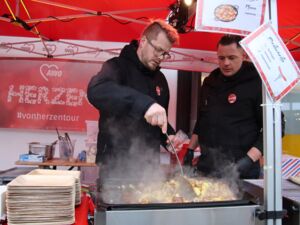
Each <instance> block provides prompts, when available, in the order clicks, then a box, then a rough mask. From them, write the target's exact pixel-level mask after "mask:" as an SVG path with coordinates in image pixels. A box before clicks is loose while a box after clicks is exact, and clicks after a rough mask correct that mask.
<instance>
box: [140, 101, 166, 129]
mask: <svg viewBox="0 0 300 225" xmlns="http://www.w3.org/2000/svg"><path fill="white" fill-rule="evenodd" d="M144 118H145V119H146V121H147V122H148V123H150V124H151V125H152V126H159V127H161V130H162V132H163V133H164V134H165V133H166V132H167V127H168V120H167V114H166V110H165V109H164V108H163V107H162V106H161V105H159V104H157V103H154V104H152V105H151V106H150V107H149V108H148V110H147V111H146V113H145V115H144Z"/></svg>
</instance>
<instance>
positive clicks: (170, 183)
mask: <svg viewBox="0 0 300 225" xmlns="http://www.w3.org/2000/svg"><path fill="white" fill-rule="evenodd" d="M109 191H110V192H109V196H113V197H116V196H118V199H113V197H112V198H109V199H108V198H107V195H106V194H107V193H103V194H104V195H106V196H105V197H104V199H103V200H104V202H107V203H124V204H150V203H187V202H209V201H230V200H237V196H236V194H235V193H234V192H233V191H232V189H231V188H230V186H229V185H228V184H227V183H225V182H224V181H218V180H213V179H209V178H199V179H198V178H188V177H175V178H173V179H170V180H167V181H165V182H159V183H157V182H152V183H147V184H146V183H139V184H127V185H121V186H119V188H118V190H117V191H119V193H112V189H109Z"/></svg>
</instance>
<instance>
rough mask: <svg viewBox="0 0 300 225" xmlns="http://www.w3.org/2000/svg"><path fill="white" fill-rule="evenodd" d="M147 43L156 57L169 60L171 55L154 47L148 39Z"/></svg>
mask: <svg viewBox="0 0 300 225" xmlns="http://www.w3.org/2000/svg"><path fill="white" fill-rule="evenodd" d="M146 39H147V41H148V43H149V44H150V45H151V47H152V48H153V49H154V52H156V53H157V54H158V57H162V58H163V59H170V58H171V55H170V53H169V52H166V51H165V50H163V49H161V48H160V47H158V46H155V45H154V44H153V43H152V42H151V41H150V40H149V38H148V37H146Z"/></svg>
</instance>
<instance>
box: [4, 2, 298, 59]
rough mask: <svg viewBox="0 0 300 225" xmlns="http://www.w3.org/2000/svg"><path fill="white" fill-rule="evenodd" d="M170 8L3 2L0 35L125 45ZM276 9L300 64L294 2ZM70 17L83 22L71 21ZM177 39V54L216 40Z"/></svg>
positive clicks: (211, 36)
mask: <svg viewBox="0 0 300 225" xmlns="http://www.w3.org/2000/svg"><path fill="white" fill-rule="evenodd" d="M172 3H174V0H160V1H148V0H138V1H134V2H132V1H130V0H122V1H121V0H119V1H116V0H101V1H94V0H85V1H82V0H73V1H67V0H60V1H58V0H52V1H48V0H31V1H30V0H20V1H19V0H5V1H2V2H1V3H0V4H1V7H0V15H1V16H2V17H0V27H1V29H0V35H3V36H24V37H37V35H36V33H40V34H41V35H42V36H43V37H45V38H49V39H51V40H59V39H76V40H97V41H113V42H129V41H130V40H131V39H133V38H138V37H139V34H140V32H141V30H142V29H143V28H144V25H145V24H146V22H147V21H148V20H149V19H155V18H163V19H165V18H166V17H167V15H168V13H169V12H170V10H169V6H170V5H171V4H172ZM70 5H72V6H73V7H71V6H70ZM277 8H278V26H279V34H280V36H281V37H282V39H283V41H284V42H285V43H286V45H287V47H288V49H289V50H290V51H291V53H292V55H293V57H294V58H295V60H296V61H300V53H299V52H300V51H299V46H300V13H299V12H300V4H299V0H289V1H285V0H277ZM95 14H97V15H95ZM74 15H77V16H78V15H79V16H80V17H82V18H76V19H75V18H72V17H73V16H74ZM13 16H16V17H18V18H20V19H21V20H22V21H24V22H26V24H27V25H28V27H27V28H28V29H30V28H31V27H32V26H33V25H35V27H36V28H37V30H35V28H32V29H31V31H29V30H25V29H24V26H23V27H22V26H19V25H20V24H17V23H12V22H11V19H14V18H13ZM70 16H71V17H70ZM77 16H76V17H77ZM124 17H126V18H125V20H124ZM39 19H44V21H43V22H39ZM130 19H137V20H134V21H133V22H130V21H129V20H130ZM137 21H138V22H137ZM34 33H35V34H34ZM180 36H181V41H180V46H179V47H180V48H188V49H196V50H210V51H214V50H215V47H216V42H217V40H218V39H219V37H220V34H215V33H207V32H189V33H185V34H181V35H180Z"/></svg>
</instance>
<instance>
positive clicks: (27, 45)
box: [20, 43, 35, 53]
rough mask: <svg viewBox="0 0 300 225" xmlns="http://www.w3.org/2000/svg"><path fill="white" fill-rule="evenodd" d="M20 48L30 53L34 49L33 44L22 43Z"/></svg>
mask: <svg viewBox="0 0 300 225" xmlns="http://www.w3.org/2000/svg"><path fill="white" fill-rule="evenodd" d="M20 49H22V50H23V51H24V52H28V53H31V52H33V50H34V49H35V45H34V44H31V43H30V44H27V43H25V44H23V45H22V46H21V47H20Z"/></svg>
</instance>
